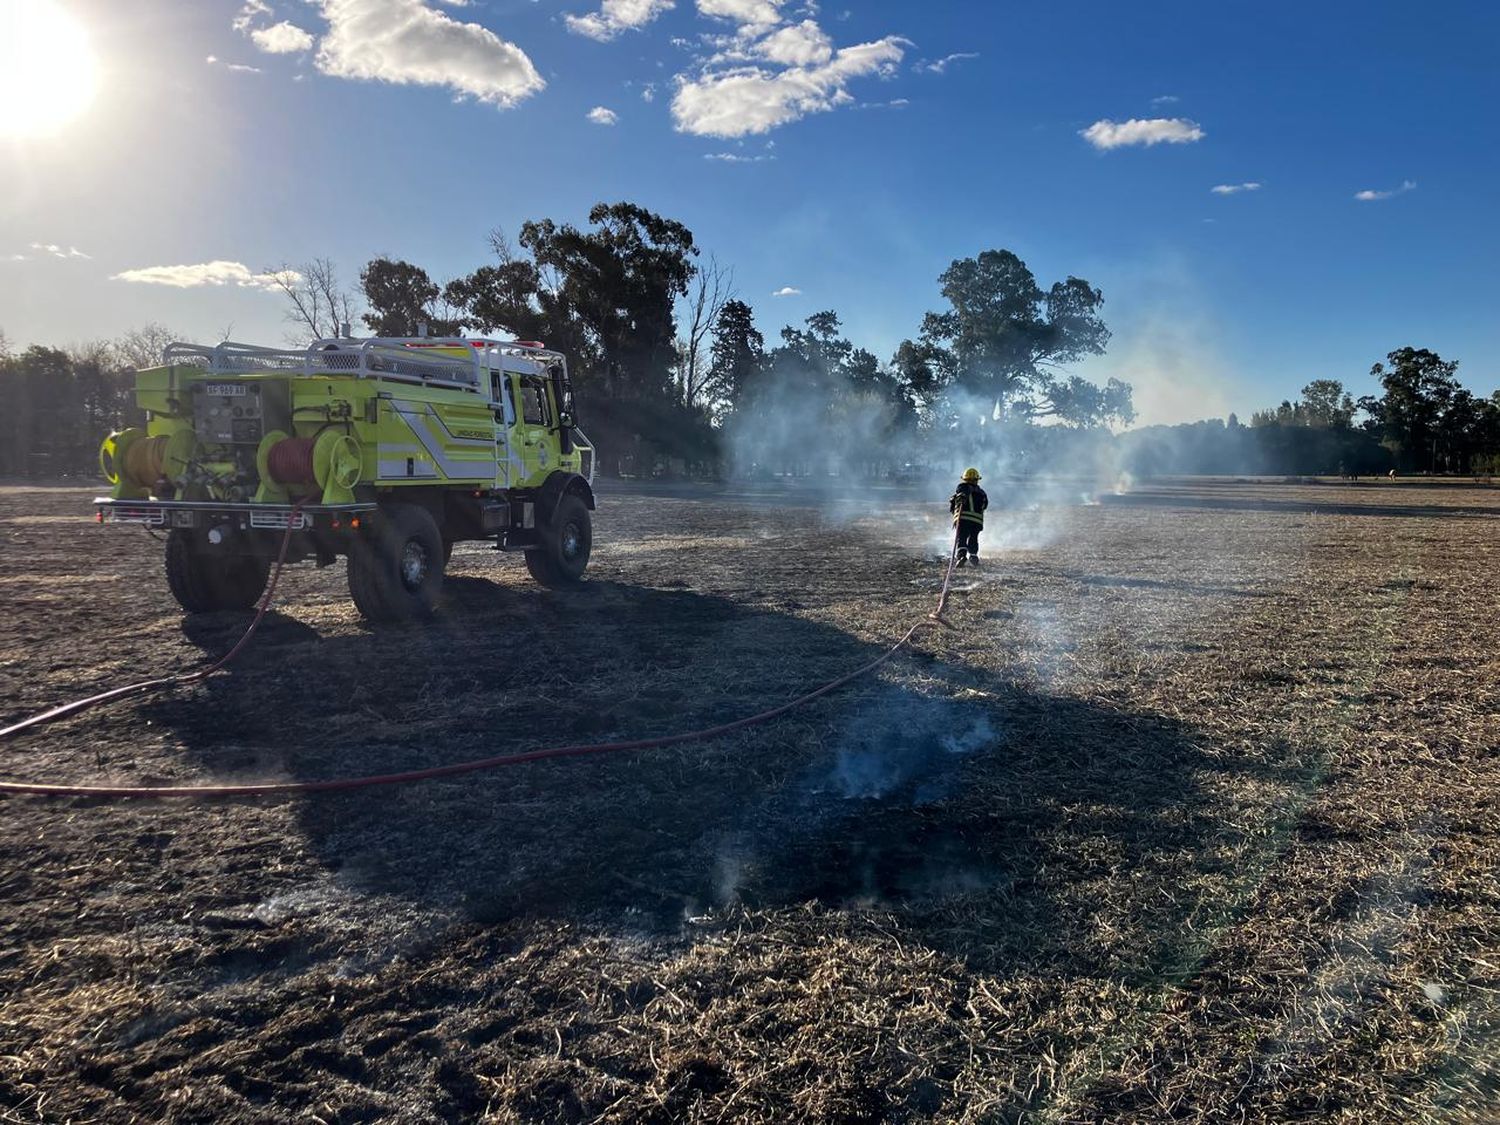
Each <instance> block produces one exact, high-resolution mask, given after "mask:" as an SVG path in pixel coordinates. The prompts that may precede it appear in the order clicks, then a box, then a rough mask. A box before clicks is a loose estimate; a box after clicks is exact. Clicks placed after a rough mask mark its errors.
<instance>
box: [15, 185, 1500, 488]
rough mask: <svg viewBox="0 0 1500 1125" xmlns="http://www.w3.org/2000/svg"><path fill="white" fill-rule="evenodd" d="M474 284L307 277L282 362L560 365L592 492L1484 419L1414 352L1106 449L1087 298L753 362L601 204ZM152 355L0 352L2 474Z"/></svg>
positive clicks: (733, 331)
mask: <svg viewBox="0 0 1500 1125" xmlns="http://www.w3.org/2000/svg"><path fill="white" fill-rule="evenodd" d="M489 249H490V251H491V260H490V261H488V262H486V263H484V264H481V265H479V266H477V267H476V268H475V269H474V270H473V271H472V272H469V273H466V274H462V275H460V276H458V277H455V278H451V279H448V280H446V281H444V282H441V283H440V282H439V281H437V280H435V279H433V278H432V277H431V276H430V275H429V274H428V272H427V271H426V270H425V269H424V268H423V267H422V266H421V265H420V264H417V263H413V262H407V261H403V260H399V259H394V258H389V257H379V258H376V259H374V260H372V261H370V262H368V263H367V264H366V265H365V266H364V267H363V268H362V269H361V271H360V273H359V276H358V283H357V286H354V287H346V286H345V285H343V284H342V283H341V279H340V276H339V273H338V270H337V268H336V266H335V265H334V263H333V262H331V261H330V260H328V259H315V260H313V261H311V262H308V263H305V264H302V265H299V266H297V267H296V268H287V267H284V268H282V269H281V270H278V271H275V272H274V274H273V276H274V277H275V278H276V280H277V283H278V284H279V286H280V288H281V292H282V297H283V299H284V302H285V312H286V317H287V321H288V325H289V333H288V342H289V343H295V344H299V345H300V344H305V343H307V342H310V341H311V340H313V339H319V338H327V337H333V336H337V335H339V334H340V333H341V332H343V331H346V330H348V329H352V328H353V327H354V326H355V325H356V324H359V325H362V326H363V328H364V329H365V330H367V331H368V332H369V333H371V334H374V335H380V336H415V335H419V334H423V333H426V334H429V335H433V336H447V335H460V334H465V333H467V334H480V335H503V336H507V337H510V338H515V339H522V340H537V341H541V342H544V343H546V344H547V345H548V346H549V347H552V348H556V349H557V350H559V351H562V352H563V353H565V354H566V355H567V356H568V357H569V364H570V370H571V371H572V374H573V378H574V382H575V385H576V387H577V390H578V400H579V403H580V414H581V417H580V421H581V423H582V425H583V428H584V429H585V431H586V432H587V433H588V434H589V436H590V438H591V439H592V440H593V441H594V442H595V444H596V445H597V446H598V449H599V454H600V456H599V464H600V467H601V468H602V469H603V470H604V471H605V472H609V473H617V474H634V475H653V474H659V473H663V472H668V473H674V474H686V475H699V476H710V475H719V474H723V473H736V474H777V475H784V474H793V475H796V474H805V475H812V474H822V473H828V472H859V473H861V474H864V475H866V476H876V477H878V476H883V475H892V474H897V473H902V472H909V471H921V469H923V468H924V467H928V466H946V465H947V464H948V462H949V461H951V460H954V459H957V460H973V459H978V458H981V457H983V458H986V459H987V460H988V463H990V464H992V465H995V466H997V467H1001V468H1004V469H1010V470H1016V471H1028V470H1051V471H1058V472H1070V471H1077V472H1087V471H1090V470H1091V469H1092V468H1093V467H1095V466H1096V465H1098V464H1102V463H1106V462H1109V463H1119V464H1123V465H1124V466H1125V467H1126V468H1128V469H1129V470H1130V471H1132V472H1135V473H1137V474H1138V475H1150V474H1155V473H1172V472H1226V473H1298V474H1303V473H1309V474H1310V473H1333V472H1340V471H1342V472H1349V473H1355V472H1358V473H1371V472H1382V471H1385V470H1386V469H1388V468H1392V467H1395V468H1400V469H1403V470H1419V471H1437V472H1472V471H1489V469H1490V468H1491V467H1492V466H1493V465H1494V464H1495V462H1496V459H1497V458H1500V397H1497V396H1492V397H1491V398H1489V399H1478V398H1476V397H1475V396H1474V395H1472V394H1471V393H1470V392H1469V391H1467V390H1465V389H1464V388H1463V387H1461V386H1460V385H1459V384H1458V382H1457V379H1456V376H1455V371H1456V369H1457V364H1456V363H1453V362H1449V361H1444V360H1442V359H1441V358H1440V357H1439V356H1437V355H1436V354H1434V353H1432V352H1430V351H1426V350H1418V349H1413V348H1403V349H1400V350H1399V351H1396V352H1392V353H1390V355H1389V356H1388V357H1387V358H1386V361H1385V362H1383V363H1380V364H1376V365H1375V367H1374V369H1373V371H1372V375H1373V376H1374V378H1375V380H1376V381H1377V383H1378V384H1379V386H1380V388H1381V392H1382V393H1381V394H1379V395H1375V394H1371V395H1366V396H1363V397H1360V398H1358V399H1355V398H1353V397H1352V394H1351V393H1350V392H1348V391H1346V390H1345V389H1344V387H1343V385H1342V384H1341V383H1339V382H1337V381H1335V380H1331V379H1319V380H1315V381H1313V382H1312V383H1309V384H1308V386H1307V387H1306V388H1304V390H1303V392H1302V397H1301V398H1300V399H1298V400H1297V401H1296V402H1284V403H1282V404H1281V405H1280V406H1279V407H1276V408H1274V409H1271V410H1266V411H1261V412H1258V413H1256V414H1255V415H1253V416H1252V418H1251V420H1250V423H1249V425H1242V424H1240V422H1239V421H1238V419H1236V418H1235V417H1233V416H1231V417H1230V418H1229V419H1227V420H1224V421H1220V420H1212V421H1207V422H1201V423H1194V424H1191V425H1187V426H1176V427H1160V426H1152V427H1146V428H1144V429H1139V430H1128V429H1125V428H1124V427H1127V426H1129V424H1130V423H1131V422H1132V421H1133V420H1134V417H1135V415H1134V408H1133V405H1132V396H1131V388H1130V386H1129V385H1128V384H1126V383H1124V382H1121V381H1120V380H1117V379H1108V380H1106V381H1105V382H1103V383H1102V384H1100V383H1095V382H1091V381H1089V380H1086V379H1083V378H1081V377H1079V376H1077V375H1075V374H1071V373H1070V371H1069V369H1070V368H1071V367H1072V366H1073V365H1075V364H1077V363H1078V362H1079V361H1081V360H1084V359H1086V358H1088V357H1090V356H1103V355H1105V354H1106V351H1107V347H1108V343H1109V339H1110V333H1109V329H1108V327H1107V326H1106V324H1105V322H1104V319H1103V315H1102V308H1103V304H1104V295H1103V293H1102V292H1101V291H1100V290H1099V289H1098V288H1096V287H1095V286H1093V285H1091V284H1090V283H1089V282H1087V281H1086V280H1084V279H1082V278H1078V277H1067V278H1065V279H1064V280H1062V281H1058V282H1055V283H1053V284H1051V285H1050V286H1044V285H1043V284H1042V283H1040V282H1038V280H1037V279H1036V277H1035V276H1034V275H1033V274H1032V272H1031V270H1030V269H1029V268H1028V267H1027V266H1026V263H1025V262H1023V261H1022V260H1021V259H1020V258H1019V257H1018V256H1017V255H1015V254H1014V253H1012V252H1011V251H1009V250H985V251H983V252H981V253H979V254H977V255H976V256H974V257H972V258H964V259H960V260H957V261H955V262H953V263H952V264H951V265H950V266H949V267H948V269H946V270H945V271H944V272H943V273H942V274H941V275H940V276H939V277H938V279H937V293H938V297H939V298H940V301H939V302H937V307H936V308H935V309H933V311H930V312H928V313H927V314H926V315H925V316H924V317H923V318H922V320H921V322H920V324H919V325H918V326H917V330H916V331H915V332H914V333H913V334H912V335H911V337H909V338H908V339H905V340H903V341H902V342H901V344H900V345H899V346H898V347H897V348H896V350H895V351H894V353H893V354H892V355H890V356H889V357H888V358H885V359H882V358H881V357H879V356H877V355H876V354H875V353H873V352H872V351H870V350H868V349H866V348H863V347H860V346H859V345H858V344H857V343H856V342H854V341H851V340H850V339H848V338H847V335H846V333H845V331H844V328H843V325H842V323H841V321H840V318H839V316H838V314H837V313H836V312H835V311H833V310H826V311H822V312H818V313H815V314H814V315H812V316H810V317H808V318H807V319H806V320H805V321H804V322H803V323H802V324H800V325H787V326H785V327H783V328H782V329H781V330H780V332H779V334H778V336H777V338H776V339H775V340H773V341H768V340H767V339H766V338H765V337H764V335H763V334H762V333H761V331H760V329H759V328H758V327H757V325H756V320H755V310H754V309H753V308H752V307H751V305H750V304H749V303H748V302H746V301H745V300H743V299H742V298H741V297H740V295H739V294H738V293H737V291H736V288H735V285H734V279H733V273H732V271H731V270H729V269H727V268H725V267H723V266H722V265H721V264H720V263H719V262H718V261H717V260H716V259H715V258H713V257H712V256H711V255H710V256H708V257H707V258H706V259H705V258H704V257H703V255H702V253H701V249H700V247H699V246H698V244H697V242H696V240H695V239H694V236H693V233H692V231H690V230H689V229H688V228H687V227H686V226H685V225H683V224H682V223H680V222H677V221H675V220H672V219H669V218H666V217H663V216H661V215H657V214H655V213H653V212H651V211H648V210H646V209H645V208H642V207H640V206H637V205H635V204H632V203H613V204H604V203H601V204H599V205H597V206H595V207H594V208H593V209H592V210H591V211H590V212H589V215H588V221H587V224H586V225H584V226H582V227H579V226H574V225H572V224H569V223H558V222H556V221H554V220H551V219H537V220H533V221H530V222H526V223H524V224H522V225H521V227H520V229H519V231H518V232H517V237H516V238H515V240H514V241H512V240H511V239H510V238H509V237H508V236H507V235H506V234H504V233H503V232H499V231H496V232H494V233H492V234H491V235H490V238H489ZM170 338H171V337H170V334H169V333H168V332H167V330H166V329H164V328H162V327H161V326H160V325H155V324H153V325H148V326H146V327H145V328H143V329H140V330H137V331H135V332H131V333H128V334H126V336H125V337H122V338H121V339H120V340H116V341H110V342H105V343H98V344H92V345H88V346H85V347H82V348H72V349H60V348H50V347H42V346H34V347H30V348H28V349H26V350H24V351H22V352H20V353H18V354H12V353H11V351H10V349H9V348H7V347H6V346H5V345H4V337H3V336H0V419H3V423H0V425H3V431H0V432H3V433H4V435H5V437H6V438H7V439H8V440H7V441H5V442H4V443H3V444H0V474H3V475H6V476H31V477H46V476H57V475H66V474H77V473H87V472H89V471H90V468H91V466H92V465H93V462H94V454H95V449H96V448H97V444H98V441H99V439H100V437H101V436H102V435H103V434H104V433H107V432H108V431H109V430H110V429H113V428H119V427H122V426H125V425H129V424H135V423H137V422H138V421H139V419H138V417H137V416H136V412H135V409H134V407H133V405H132V403H131V401H130V385H131V379H130V372H131V369H132V368H135V367H142V366H149V365H151V364H154V363H157V362H159V361H160V351H161V347H162V346H163V345H164V344H165V343H166V342H168V340H169V339H170Z"/></svg>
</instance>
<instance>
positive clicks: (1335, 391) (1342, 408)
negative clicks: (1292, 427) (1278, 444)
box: [1300, 379, 1355, 430]
mask: <svg viewBox="0 0 1500 1125" xmlns="http://www.w3.org/2000/svg"><path fill="white" fill-rule="evenodd" d="M1300 406H1301V408H1302V412H1303V414H1304V415H1305V422H1304V424H1305V425H1308V426H1322V427H1325V428H1327V429H1334V430H1345V429H1348V428H1349V425H1350V424H1351V423H1352V422H1353V420H1354V411H1355V406H1354V399H1353V398H1352V397H1350V395H1349V394H1348V392H1346V391H1345V390H1344V384H1343V383H1341V382H1339V381H1338V380H1337V379H1314V380H1313V381H1312V382H1311V383H1308V384H1307V386H1305V387H1303V388H1302V401H1301V403H1300Z"/></svg>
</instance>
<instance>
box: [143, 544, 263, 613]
mask: <svg viewBox="0 0 1500 1125" xmlns="http://www.w3.org/2000/svg"><path fill="white" fill-rule="evenodd" d="M270 572H271V567H270V564H269V563H268V562H267V561H266V560H265V559H263V558H259V557H257V556H255V555H232V554H229V553H227V552H221V551H215V550H212V549H211V548H210V547H209V546H208V544H206V543H205V542H203V540H202V539H200V538H199V537H198V535H197V534H196V533H195V532H193V531H190V530H188V529H187V528H181V527H179V528H173V529H172V530H171V531H169V532H168V533H167V586H168V588H169V589H170V590H171V591H172V596H173V597H174V598H176V599H177V604H178V605H180V606H182V608H183V609H185V610H187V611H188V612H189V613H212V612H214V611H215V610H226V609H240V610H243V609H250V608H251V607H252V606H254V605H255V603H256V602H258V601H259V600H260V596H261V595H262V594H263V593H265V591H266V578H267V577H268V576H269V574H270Z"/></svg>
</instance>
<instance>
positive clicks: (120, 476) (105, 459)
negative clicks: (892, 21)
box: [99, 427, 197, 500]
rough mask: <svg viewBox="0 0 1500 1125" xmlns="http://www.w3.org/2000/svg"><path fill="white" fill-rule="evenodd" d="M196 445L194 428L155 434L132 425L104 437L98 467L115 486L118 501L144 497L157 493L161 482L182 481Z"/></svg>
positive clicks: (173, 482) (113, 491)
mask: <svg viewBox="0 0 1500 1125" xmlns="http://www.w3.org/2000/svg"><path fill="white" fill-rule="evenodd" d="M196 446H197V439H196V438H194V436H193V431H192V430H188V429H182V430H176V431H174V432H172V433H171V434H156V435H152V434H148V433H147V432H146V431H145V430H143V429H140V428H139V427H131V428H130V429H128V430H121V431H120V432H118V433H113V434H110V435H109V437H107V438H105V439H104V443H103V444H102V445H100V446H99V469H100V471H101V472H102V473H103V474H104V479H105V480H107V481H109V483H110V484H112V485H113V486H114V488H113V489H112V490H111V493H110V494H111V495H112V496H113V497H114V498H115V499H116V500H144V499H145V498H146V497H148V496H153V495H155V494H156V492H157V490H158V488H159V486H160V485H161V482H163V481H165V482H167V483H168V484H177V483H178V482H180V481H181V480H182V477H183V476H184V474H186V472H187V467H188V463H189V462H190V461H191V460H192V459H193V452H194V450H195V448H196Z"/></svg>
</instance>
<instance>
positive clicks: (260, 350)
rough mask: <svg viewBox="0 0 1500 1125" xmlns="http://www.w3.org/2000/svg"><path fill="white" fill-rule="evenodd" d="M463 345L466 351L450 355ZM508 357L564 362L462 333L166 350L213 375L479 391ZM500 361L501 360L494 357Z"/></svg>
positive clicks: (537, 349)
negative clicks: (346, 378) (329, 378)
mask: <svg viewBox="0 0 1500 1125" xmlns="http://www.w3.org/2000/svg"><path fill="white" fill-rule="evenodd" d="M457 348H462V349H464V351H465V352H466V353H467V354H465V355H462V356H457V355H452V354H448V353H449V352H451V351H452V350H454V349H457ZM505 358H519V359H526V360H530V361H532V362H533V363H535V364H537V365H538V366H548V365H550V364H553V363H561V364H564V365H566V362H567V361H566V359H565V358H564V356H563V355H562V353H561V352H556V351H552V350H550V349H548V348H545V347H542V346H541V345H540V344H532V343H529V342H519V341H508V340H469V339H464V338H461V337H456V336H455V337H440V336H403V337H381V336H375V337H371V338H369V339H364V340H356V339H349V338H339V339H325V340H315V341H314V342H313V343H312V344H310V345H309V346H308V347H306V348H265V347H259V346H257V345H255V344H240V343H236V342H235V341H233V340H225V341H224V342H223V343H222V344H215V345H212V346H208V345H203V344H187V343H172V344H168V345H167V346H166V347H165V348H164V349H163V350H162V362H163V363H166V364H169V365H170V364H193V365H196V366H199V367H203V368H206V369H207V370H208V371H210V372H211V373H213V374H215V375H226V376H229V375H253V374H260V373H264V372H275V371H281V372H294V373H301V374H302V375H306V376H313V375H335V374H337V375H352V376H354V377H355V378H357V379H398V380H403V381H410V382H440V383H449V384H456V385H458V386H463V387H467V388H470V389H473V390H479V389H480V388H481V385H482V384H483V382H484V380H483V379H482V378H481V372H482V371H486V370H489V369H493V368H500V369H502V370H508V369H510V368H508V367H507V366H506V364H505V363H504V359H505ZM495 360H499V361H500V362H493V361H495Z"/></svg>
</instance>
